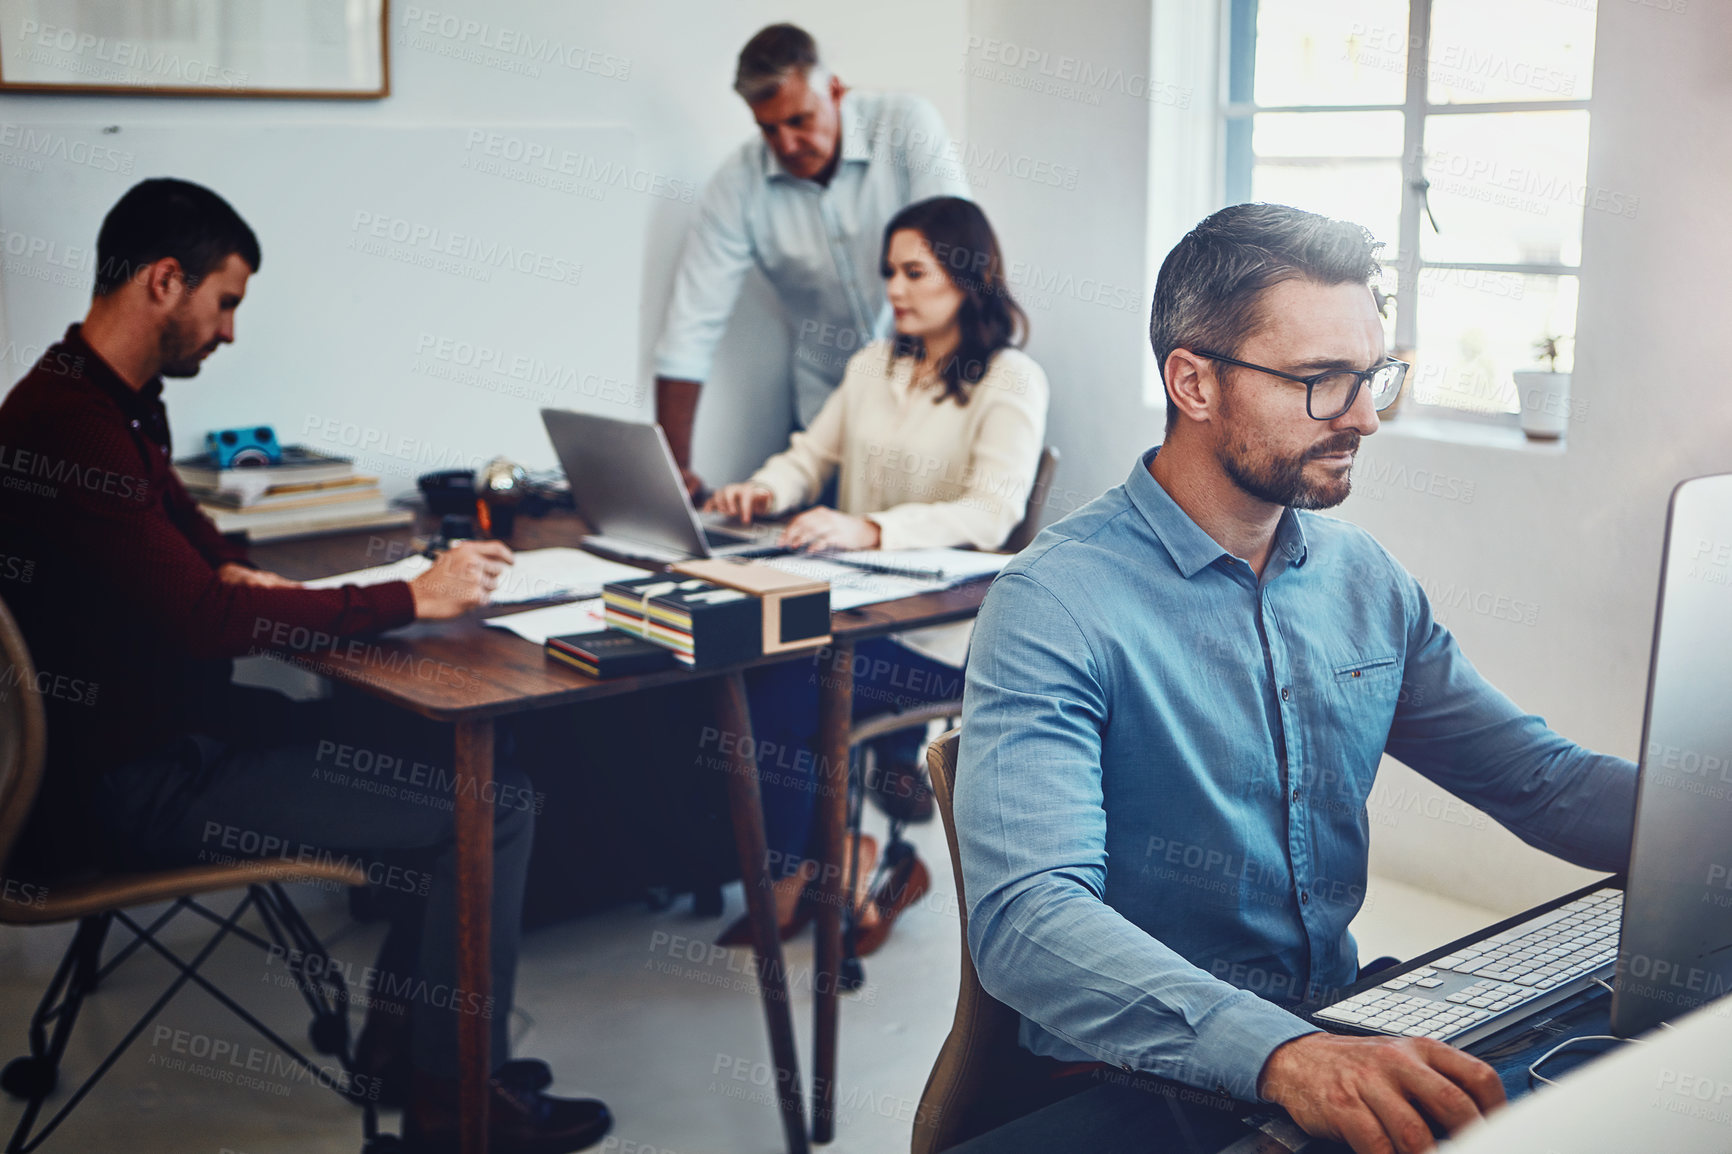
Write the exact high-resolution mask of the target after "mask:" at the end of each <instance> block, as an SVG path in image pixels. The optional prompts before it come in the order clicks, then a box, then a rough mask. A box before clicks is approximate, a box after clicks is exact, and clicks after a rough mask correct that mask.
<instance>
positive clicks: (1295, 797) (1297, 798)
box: [1293, 790, 1299, 801]
mask: <svg viewBox="0 0 1732 1154" xmlns="http://www.w3.org/2000/svg"><path fill="white" fill-rule="evenodd" d="M1293 800H1294V801H1298V800H1299V791H1298V790H1294V791H1293Z"/></svg>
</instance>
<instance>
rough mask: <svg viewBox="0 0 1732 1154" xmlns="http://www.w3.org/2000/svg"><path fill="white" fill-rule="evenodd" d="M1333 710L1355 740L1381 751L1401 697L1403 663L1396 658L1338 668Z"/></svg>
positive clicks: (1366, 659) (1388, 656)
mask: <svg viewBox="0 0 1732 1154" xmlns="http://www.w3.org/2000/svg"><path fill="white" fill-rule="evenodd" d="M1332 688H1333V689H1334V693H1333V694H1331V697H1332V698H1333V699H1334V701H1333V706H1334V707H1333V709H1332V710H1331V712H1332V713H1334V715H1335V717H1336V718H1337V720H1338V721H1339V722H1340V723H1341V724H1342V726H1343V728H1344V729H1346V730H1349V731H1351V733H1352V739H1353V740H1355V741H1359V742H1364V743H1367V744H1368V745H1375V746H1376V747H1377V748H1379V749H1381V748H1382V747H1383V743H1384V741H1385V740H1387V738H1388V736H1389V724H1390V722H1391V721H1392V720H1393V719H1394V717H1395V707H1396V705H1397V703H1398V702H1399V699H1400V696H1401V662H1400V659H1399V658H1397V657H1396V656H1395V655H1394V654H1386V655H1382V656H1377V657H1361V658H1359V659H1357V660H1354V661H1345V662H1340V663H1338V664H1336V665H1335V666H1334V677H1333V678H1332Z"/></svg>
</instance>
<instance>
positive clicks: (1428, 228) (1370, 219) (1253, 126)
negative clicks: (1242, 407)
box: [1224, 0, 1635, 421]
mask: <svg viewBox="0 0 1732 1154" xmlns="http://www.w3.org/2000/svg"><path fill="white" fill-rule="evenodd" d="M1230 5H1231V8H1230V20H1229V26H1228V51H1227V73H1228V83H1227V98H1228V103H1227V107H1226V122H1225V126H1224V152H1225V157H1226V173H1225V193H1226V203H1228V204H1234V203H1238V202H1240V201H1247V200H1266V201H1278V202H1281V203H1285V204H1292V205H1296V206H1298V207H1300V208H1306V209H1310V210H1312V211H1315V212H1321V213H1326V214H1328V215H1330V216H1335V217H1340V218H1343V219H1346V220H1352V221H1357V222H1359V223H1361V224H1364V225H1365V226H1367V227H1368V228H1370V229H1371V230H1372V232H1373V233H1374V234H1375V235H1376V236H1377V238H1378V239H1379V240H1382V241H1384V242H1385V248H1384V249H1383V260H1384V265H1385V270H1386V273H1385V284H1384V285H1383V286H1382V287H1383V289H1384V291H1385V292H1388V293H1391V294H1392V295H1393V307H1392V308H1391V309H1390V313H1391V316H1390V317H1389V318H1388V320H1389V326H1390V332H1389V340H1390V347H1391V348H1392V349H1393V350H1396V355H1398V356H1404V357H1406V358H1408V359H1411V360H1412V361H1413V364H1414V367H1413V371H1412V373H1411V374H1410V375H1409V378H1408V379H1409V385H1408V390H1407V401H1406V404H1407V405H1412V406H1415V407H1434V408H1433V411H1436V409H1438V408H1441V409H1445V410H1450V411H1451V412H1452V413H1453V414H1454V415H1461V414H1464V413H1478V414H1486V415H1487V418H1486V419H1491V420H1497V421H1504V420H1508V418H1507V417H1504V416H1500V414H1513V413H1517V412H1519V411H1520V401H1519V398H1518V396H1517V393H1516V389H1515V384H1514V381H1513V380H1512V378H1511V373H1512V372H1514V371H1515V370H1518V369H1524V368H1534V367H1539V357H1538V354H1537V352H1536V349H1535V345H1536V343H1537V342H1539V341H1540V340H1542V339H1543V338H1547V337H1555V338H1561V340H1560V345H1561V349H1562V355H1561V356H1560V357H1559V360H1558V364H1557V367H1558V369H1560V370H1566V371H1567V370H1568V369H1569V368H1570V362H1569V355H1570V352H1571V350H1572V349H1573V347H1574V339H1573V338H1574V336H1575V317H1576V285H1577V280H1578V277H1579V275H1580V262H1581V240H1582V217H1583V213H1584V210H1585V209H1595V210H1600V211H1608V212H1614V213H1618V214H1621V215H1632V216H1633V215H1634V212H1635V203H1634V201H1633V200H1632V199H1630V198H1628V197H1626V196H1620V195H1619V194H1617V193H1616V192H1613V191H1610V190H1605V189H1598V188H1591V187H1589V186H1588V184H1587V156H1588V99H1589V97H1590V95H1591V88H1592V85H1593V48H1594V22H1595V21H1594V0H1230Z"/></svg>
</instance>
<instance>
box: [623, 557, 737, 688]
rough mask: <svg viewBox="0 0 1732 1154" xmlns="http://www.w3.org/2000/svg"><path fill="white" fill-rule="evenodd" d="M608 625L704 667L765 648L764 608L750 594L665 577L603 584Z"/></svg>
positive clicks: (640, 578) (698, 667) (641, 578)
mask: <svg viewBox="0 0 1732 1154" xmlns="http://www.w3.org/2000/svg"><path fill="white" fill-rule="evenodd" d="M601 600H602V606H603V609H604V611H605V613H606V616H607V624H608V627H609V628H610V629H617V630H620V631H621V632H623V633H630V634H632V635H634V636H636V637H640V638H642V639H644V640H646V641H653V642H655V643H656V644H657V645H661V646H664V647H665V648H667V649H671V650H672V651H673V654H674V657H675V658H676V659H678V660H679V661H680V662H682V663H684V664H686V665H689V666H692V667H693V668H694V669H703V668H707V667H709V666H713V665H725V664H727V663H728V662H731V661H748V660H750V659H751V658H753V657H757V656H759V655H760V654H762V652H763V606H762V604H761V603H760V602H759V600H758V599H757V598H756V597H754V596H752V595H751V594H750V593H746V592H743V591H741V590H739V589H728V588H724V587H723V586H720V585H716V584H714V583H712V582H709V581H700V580H698V579H696V578H685V579H683V580H682V579H678V578H674V579H670V578H668V577H666V576H663V575H657V576H653V577H638V578H635V579H633V580H630V581H615V582H612V583H610V584H607V585H604V586H602V589H601Z"/></svg>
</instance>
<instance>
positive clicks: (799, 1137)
mask: <svg viewBox="0 0 1732 1154" xmlns="http://www.w3.org/2000/svg"><path fill="white" fill-rule="evenodd" d="M711 684H712V685H713V686H714V687H715V704H716V723H717V725H719V726H720V727H721V730H722V732H723V733H728V734H732V735H733V736H734V742H733V750H732V752H731V753H729V754H728V760H729V765H728V811H729V813H730V814H731V815H732V816H733V821H734V845H735V847H736V849H737V850H738V852H739V855H740V880H741V882H742V883H743V884H744V886H745V890H746V916H747V918H748V920H749V921H750V923H751V926H752V948H753V949H755V950H756V951H757V955H758V967H757V969H758V996H759V998H760V999H761V1000H762V1001H763V1004H764V1022H765V1024H766V1025H767V1026H768V1027H769V1030H770V1058H771V1062H772V1064H773V1065H774V1066H775V1067H776V1099H777V1102H778V1104H779V1105H780V1107H781V1113H782V1133H783V1136H784V1137H785V1138H786V1139H787V1143H788V1154H807V1152H808V1151H809V1150H810V1149H811V1147H810V1146H809V1145H808V1143H807V1140H806V1110H805V1103H804V1102H803V1101H802V1100H801V1099H802V1095H801V1093H800V1065H799V1062H800V1059H799V1055H798V1054H797V1053H796V1052H795V1049H794V1017H793V1014H792V1013H791V1012H790V1010H789V1008H788V971H787V967H786V966H785V965H784V964H783V962H782V940H781V937H780V935H779V934H778V933H777V931H776V907H775V903H774V902H772V901H771V900H770V882H771V879H770V871H769V847H768V845H767V844H766V843H765V841H764V806H763V803H762V802H761V801H760V800H759V798H758V763H757V759H756V758H755V757H754V756H752V755H753V754H755V753H756V752H757V750H756V747H755V746H754V745H753V743H752V716H751V713H750V712H749V711H748V710H747V708H746V683H745V679H744V678H742V677H741V676H740V675H739V674H738V673H730V674H727V675H726V676H724V677H718V678H716V679H715V680H714V681H713V682H711Z"/></svg>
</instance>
